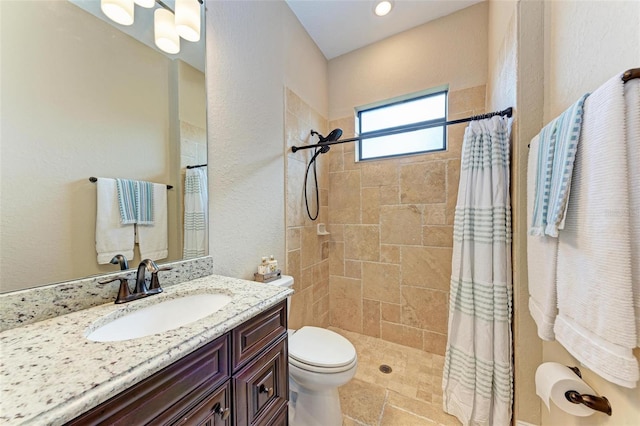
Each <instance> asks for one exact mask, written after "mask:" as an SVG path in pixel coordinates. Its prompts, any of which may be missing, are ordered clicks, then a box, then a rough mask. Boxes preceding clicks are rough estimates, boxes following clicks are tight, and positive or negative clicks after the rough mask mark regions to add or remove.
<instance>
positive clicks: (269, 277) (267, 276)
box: [253, 269, 282, 283]
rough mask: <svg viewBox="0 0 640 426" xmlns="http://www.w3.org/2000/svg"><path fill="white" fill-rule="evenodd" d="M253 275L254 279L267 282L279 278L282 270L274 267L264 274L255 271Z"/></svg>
mask: <svg viewBox="0 0 640 426" xmlns="http://www.w3.org/2000/svg"><path fill="white" fill-rule="evenodd" d="M253 276H254V277H255V281H258V282H261V283H268V282H271V281H275V280H277V279H280V278H281V277H282V271H281V270H280V269H276V270H275V271H274V272H268V273H266V274H260V273H258V272H256V273H255V274H253Z"/></svg>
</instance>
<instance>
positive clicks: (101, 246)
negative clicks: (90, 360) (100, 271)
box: [96, 178, 134, 265]
mask: <svg viewBox="0 0 640 426" xmlns="http://www.w3.org/2000/svg"><path fill="white" fill-rule="evenodd" d="M96 185H97V191H96V192H97V211H96V252H97V253H98V263H99V264H101V265H104V264H107V263H109V262H110V261H111V259H112V258H113V256H115V255H116V254H121V255H123V256H124V257H126V258H127V259H129V260H132V259H133V245H134V230H133V225H123V224H122V223H121V221H120V205H119V203H118V190H117V188H116V181H115V179H108V178H99V179H98V181H97V182H96Z"/></svg>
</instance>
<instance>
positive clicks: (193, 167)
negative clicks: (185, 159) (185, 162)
mask: <svg viewBox="0 0 640 426" xmlns="http://www.w3.org/2000/svg"><path fill="white" fill-rule="evenodd" d="M198 167H207V164H206V163H205V164H198V165H197V166H187V169H197V168H198Z"/></svg>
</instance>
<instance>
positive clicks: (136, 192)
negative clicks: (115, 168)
mask: <svg viewBox="0 0 640 426" xmlns="http://www.w3.org/2000/svg"><path fill="white" fill-rule="evenodd" d="M116 185H117V188H118V205H119V207H120V219H121V223H122V224H123V225H129V224H134V223H137V224H140V225H153V210H154V209H153V205H154V203H153V192H154V191H153V185H154V184H153V183H151V182H145V181H141V180H131V179H116Z"/></svg>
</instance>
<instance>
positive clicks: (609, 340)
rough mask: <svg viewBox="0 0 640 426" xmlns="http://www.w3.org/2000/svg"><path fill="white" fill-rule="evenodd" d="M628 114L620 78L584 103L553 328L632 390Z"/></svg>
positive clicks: (597, 368) (575, 351)
mask: <svg viewBox="0 0 640 426" xmlns="http://www.w3.org/2000/svg"><path fill="white" fill-rule="evenodd" d="M625 114H626V108H625V100H624V85H623V82H622V80H621V75H617V76H615V77H613V78H612V79H611V80H609V81H608V82H606V83H605V84H603V85H602V86H601V87H600V88H598V89H597V90H596V91H595V92H593V93H592V94H591V96H589V98H588V99H587V100H586V102H585V108H584V117H583V125H582V133H581V140H580V143H579V145H578V153H577V156H576V164H575V168H574V175H573V180H572V183H571V198H570V199H569V207H568V209H567V215H566V221H565V229H564V230H563V231H562V232H560V235H559V241H558V244H559V246H558V268H557V269H558V278H557V291H558V316H557V317H556V322H555V326H554V331H555V337H556V340H557V341H558V342H560V343H561V344H562V345H563V346H564V347H565V348H566V349H567V350H568V351H569V352H570V353H571V354H572V355H573V356H574V357H576V358H577V359H578V360H579V361H580V362H581V363H583V364H584V365H585V366H587V367H588V368H590V369H592V370H593V371H594V372H596V373H597V374H598V375H600V376H601V377H603V378H605V379H606V380H609V381H610V382H612V383H615V384H618V385H620V386H625V387H629V388H633V387H635V386H636V382H637V381H638V362H637V360H636V358H635V357H634V356H633V353H632V350H633V348H634V347H635V346H636V343H637V338H636V321H635V318H634V316H635V315H634V300H633V291H632V283H631V260H632V259H631V229H630V220H629V217H630V214H629V213H630V210H629V173H628V163H627V146H626V145H627V144H626V126H625V121H626V120H625ZM635 186H637V184H636V185H635Z"/></svg>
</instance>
